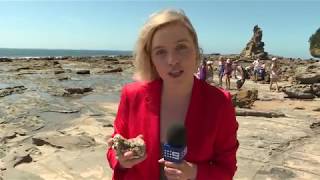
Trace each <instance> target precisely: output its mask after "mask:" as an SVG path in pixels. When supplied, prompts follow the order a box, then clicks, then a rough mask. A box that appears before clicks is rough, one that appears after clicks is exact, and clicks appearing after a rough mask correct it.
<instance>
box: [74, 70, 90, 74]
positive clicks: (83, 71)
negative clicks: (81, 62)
mask: <svg viewBox="0 0 320 180" xmlns="http://www.w3.org/2000/svg"><path fill="white" fill-rule="evenodd" d="M76 73H77V74H90V70H77V71H76Z"/></svg>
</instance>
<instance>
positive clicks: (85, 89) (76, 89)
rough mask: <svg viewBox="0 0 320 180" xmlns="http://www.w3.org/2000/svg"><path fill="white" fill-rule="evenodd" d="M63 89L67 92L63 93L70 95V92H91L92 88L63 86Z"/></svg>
mask: <svg viewBox="0 0 320 180" xmlns="http://www.w3.org/2000/svg"><path fill="white" fill-rule="evenodd" d="M64 90H65V91H66V92H67V93H66V94H65V95H72V94H84V93H87V92H91V91H92V90H93V89H92V88H91V87H85V88H74V87H72V88H64Z"/></svg>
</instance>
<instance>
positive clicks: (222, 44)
mask: <svg viewBox="0 0 320 180" xmlns="http://www.w3.org/2000/svg"><path fill="white" fill-rule="evenodd" d="M164 8H177V9H182V10H184V12H185V13H186V15H187V16H188V17H189V18H190V20H191V22H192V24H193V26H194V27H195V29H196V31H197V34H198V38H199V44H200V46H201V48H203V49H204V52H205V53H221V54H238V53H240V52H241V51H242V50H243V48H244V47H245V45H246V43H247V42H248V41H249V40H250V38H251V37H252V35H253V27H254V25H258V26H259V27H260V28H261V29H262V31H263V37H262V41H263V42H264V43H265V46H264V48H265V51H266V52H268V53H269V54H274V55H279V56H285V57H300V58H310V57H311V56H310V54H309V42H308V40H309V37H310V36H311V35H312V34H313V33H315V32H316V30H317V29H318V28H320V10H319V9H320V0H291V1H289V0H282V1H281V0H280V1H276V0H264V1H263V0H250V1H240V0H233V1H230V0H224V1H222V0H221V1H217V0H211V1H182V0H177V1H158V0H149V1H142V0H135V1H121V0H120V1H102V0H100V1H84V0H82V1H70V0H69V1H68V0H65V1H62V0H56V1H44V0H42V1H29V0H24V1H3V0H0V48H44V49H90V50H133V48H134V45H135V42H136V40H137V37H138V33H139V30H140V28H141V27H142V25H143V24H144V22H145V21H146V20H147V19H148V16H149V15H150V14H152V13H154V12H156V11H159V10H161V9H164Z"/></svg>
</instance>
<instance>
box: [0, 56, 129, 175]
mask: <svg viewBox="0 0 320 180" xmlns="http://www.w3.org/2000/svg"><path fill="white" fill-rule="evenodd" d="M124 61H125V62H124ZM131 67H132V62H131V60H127V59H125V60H118V59H114V58H110V61H109V60H108V58H106V57H105V58H104V59H103V58H101V57H98V58H96V59H95V58H91V57H88V58H84V59H77V58H65V59H63V60H52V59H34V60H33V59H28V60H25V59H15V60H1V61H0V179H10V180H11V179H17V180H20V179H21V180H22V179H23V180H24V179H30V180H38V179H39V180H40V179H41V180H42V179H43V180H45V179H70V178H71V179H109V177H110V170H109V169H107V166H106V163H105V150H106V142H105V137H106V135H107V134H110V132H111V131H112V128H113V127H112V124H113V123H112V121H113V117H114V112H113V111H112V112H111V111H110V110H108V109H106V108H104V103H106V102H116V101H117V100H118V96H119V91H120V89H121V87H122V85H123V84H124V83H126V82H129V81H131V74H132V73H131V71H132V70H131V69H132V68H131ZM106 69H108V70H110V72H108V73H106V74H99V73H98V72H99V71H100V72H101V71H104V70H106ZM120 69H121V71H120ZM115 107H116V106H115ZM110 125H111V126H110ZM66 156H67V157H66ZM79 162H86V163H79ZM79 164H81V165H79ZM49 169H51V170H50V171H49ZM67 177H68V178H67Z"/></svg>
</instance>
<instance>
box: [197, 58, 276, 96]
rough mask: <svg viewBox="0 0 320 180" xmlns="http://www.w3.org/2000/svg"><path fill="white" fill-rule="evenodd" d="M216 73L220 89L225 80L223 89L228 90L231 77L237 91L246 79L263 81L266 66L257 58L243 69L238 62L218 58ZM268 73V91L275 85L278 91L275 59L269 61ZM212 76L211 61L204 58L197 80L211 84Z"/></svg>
mask: <svg viewBox="0 0 320 180" xmlns="http://www.w3.org/2000/svg"><path fill="white" fill-rule="evenodd" d="M217 71H218V78H219V82H218V85H219V86H220V87H222V86H223V85H222V84H223V79H225V88H226V89H227V90H230V84H231V83H230V79H231V78H232V77H234V78H235V80H236V87H237V90H240V89H241V87H242V86H243V84H244V83H245V81H246V79H252V80H254V82H257V81H258V80H262V81H265V80H266V75H267V70H266V64H265V62H264V61H263V60H260V59H259V58H258V59H256V60H255V61H253V63H252V64H250V65H249V66H247V67H244V66H243V65H242V64H241V63H239V60H234V61H232V60H231V59H230V58H227V59H225V58H224V57H222V56H220V57H219V61H218V67H217ZM268 73H269V75H270V76H269V77H270V87H269V88H270V91H271V90H272V85H273V84H275V85H276V90H277V91H279V86H278V80H279V74H280V67H279V63H278V61H277V58H275V57H273V58H272V59H271V66H270V69H269V71H268ZM214 74H215V73H214V68H213V61H210V60H207V58H204V59H203V60H202V62H201V65H200V67H199V68H198V73H197V76H198V78H199V79H200V80H203V81H207V82H208V83H213V79H214V78H213V77H214Z"/></svg>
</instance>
